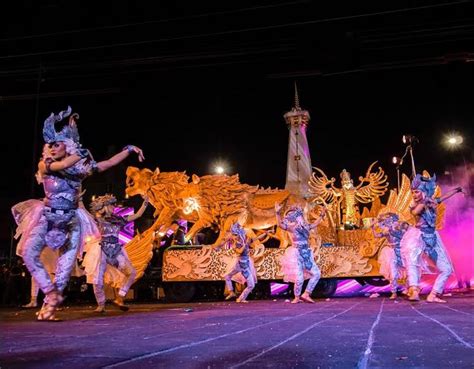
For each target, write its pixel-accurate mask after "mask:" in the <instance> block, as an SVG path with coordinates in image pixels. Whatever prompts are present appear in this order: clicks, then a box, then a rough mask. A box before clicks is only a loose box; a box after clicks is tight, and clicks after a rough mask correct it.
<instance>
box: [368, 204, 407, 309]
mask: <svg viewBox="0 0 474 369" xmlns="http://www.w3.org/2000/svg"><path fill="white" fill-rule="evenodd" d="M374 226H375V224H373V225H372V232H373V234H374V237H376V238H382V237H385V239H386V240H387V243H388V246H387V247H384V248H383V249H382V251H381V252H380V255H379V259H378V261H379V264H380V273H381V274H382V275H383V276H384V278H385V279H387V280H388V281H390V291H391V292H392V295H391V296H390V300H395V299H396V298H397V288H398V279H399V278H400V277H401V276H402V271H403V261H402V255H401V251H400V241H401V239H402V237H403V235H404V234H405V232H406V230H407V229H408V223H406V222H400V220H399V217H398V215H397V214H395V213H385V214H382V215H380V216H379V217H378V219H377V226H378V227H379V228H380V229H381V232H377V231H375V230H374Z"/></svg>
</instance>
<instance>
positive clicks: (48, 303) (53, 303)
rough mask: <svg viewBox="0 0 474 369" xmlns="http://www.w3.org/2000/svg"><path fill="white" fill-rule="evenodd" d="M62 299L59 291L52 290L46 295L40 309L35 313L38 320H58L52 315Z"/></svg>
mask: <svg viewBox="0 0 474 369" xmlns="http://www.w3.org/2000/svg"><path fill="white" fill-rule="evenodd" d="M63 301H64V297H63V296H62V295H61V293H60V292H59V291H56V290H53V291H51V292H50V293H48V294H47V295H46V298H45V302H44V304H43V306H42V307H41V310H40V311H39V312H38V313H37V314H36V315H37V318H36V319H37V320H39V321H50V322H51V321H53V322H54V321H59V320H60V319H57V318H56V316H55V315H54V313H55V311H56V309H57V308H58V306H59V305H60V304H61V303H62V302H63Z"/></svg>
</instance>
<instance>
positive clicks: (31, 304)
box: [21, 300, 38, 309]
mask: <svg viewBox="0 0 474 369" xmlns="http://www.w3.org/2000/svg"><path fill="white" fill-rule="evenodd" d="M21 307H23V308H27V309H30V308H35V307H38V303H37V302H36V301H34V300H31V301H30V302H29V303H28V304H26V305H22V306H21Z"/></svg>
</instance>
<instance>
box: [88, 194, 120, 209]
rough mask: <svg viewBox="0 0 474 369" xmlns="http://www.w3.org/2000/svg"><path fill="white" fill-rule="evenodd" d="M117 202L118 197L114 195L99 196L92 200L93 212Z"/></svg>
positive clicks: (91, 207)
mask: <svg viewBox="0 0 474 369" xmlns="http://www.w3.org/2000/svg"><path fill="white" fill-rule="evenodd" d="M116 202H117V199H116V198H115V196H114V195H111V194H105V195H104V196H98V197H96V198H95V199H94V200H92V202H91V205H90V209H91V211H92V212H96V211H99V210H101V209H102V208H103V207H104V206H107V205H112V204H115V203H116Z"/></svg>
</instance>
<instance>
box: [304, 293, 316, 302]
mask: <svg viewBox="0 0 474 369" xmlns="http://www.w3.org/2000/svg"><path fill="white" fill-rule="evenodd" d="M301 300H303V301H304V302H309V303H310V304H314V303H316V301H314V300H313V299H312V298H311V296H310V295H309V293H308V292H305V293H303V294H302V295H301Z"/></svg>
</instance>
